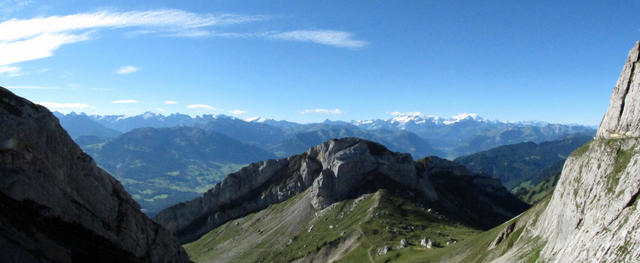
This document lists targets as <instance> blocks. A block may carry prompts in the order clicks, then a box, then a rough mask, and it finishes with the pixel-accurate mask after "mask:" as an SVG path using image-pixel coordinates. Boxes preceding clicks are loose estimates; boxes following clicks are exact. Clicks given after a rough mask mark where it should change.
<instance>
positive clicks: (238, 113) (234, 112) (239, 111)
mask: <svg viewBox="0 0 640 263" xmlns="http://www.w3.org/2000/svg"><path fill="white" fill-rule="evenodd" d="M229 113H231V114H233V115H242V114H245V113H247V111H244V110H230V111H229Z"/></svg>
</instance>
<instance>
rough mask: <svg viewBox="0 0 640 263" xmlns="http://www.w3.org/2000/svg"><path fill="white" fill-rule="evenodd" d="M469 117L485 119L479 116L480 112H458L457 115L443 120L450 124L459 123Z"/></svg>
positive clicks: (475, 119)
mask: <svg viewBox="0 0 640 263" xmlns="http://www.w3.org/2000/svg"><path fill="white" fill-rule="evenodd" d="M467 119H471V120H474V121H482V120H484V119H482V118H481V117H480V116H478V114H475V113H460V114H458V115H456V116H453V117H451V118H448V119H447V120H445V121H443V122H442V123H444V124H446V125H450V124H454V123H458V122H460V121H463V120H467Z"/></svg>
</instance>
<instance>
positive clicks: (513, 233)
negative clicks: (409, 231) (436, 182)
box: [442, 42, 640, 262]
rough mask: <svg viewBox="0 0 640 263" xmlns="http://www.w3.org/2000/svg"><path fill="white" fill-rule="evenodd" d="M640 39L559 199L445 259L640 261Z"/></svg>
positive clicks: (570, 165) (567, 168)
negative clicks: (598, 124) (595, 130)
mask: <svg viewBox="0 0 640 263" xmlns="http://www.w3.org/2000/svg"><path fill="white" fill-rule="evenodd" d="M639 54H640V42H637V43H636V45H635V46H634V47H633V48H632V49H631V51H630V52H629V56H628V58H627V61H626V63H625V65H624V67H623V69H622V73H621V74H620V78H619V79H618V83H617V85H616V87H615V88H614V90H613V94H612V95H611V100H610V104H609V108H608V110H607V113H606V114H605V116H604V118H603V120H602V123H601V124H600V127H599V129H598V134H597V136H596V137H595V138H594V139H593V140H592V141H591V142H589V143H587V144H585V145H584V146H582V147H581V148H579V149H577V150H575V151H574V152H573V153H572V154H571V156H570V157H569V158H568V159H567V161H566V162H565V164H564V167H563V170H562V174H561V176H560V180H559V181H558V184H557V186H556V188H555V190H554V192H553V194H552V196H551V197H549V198H547V199H546V200H544V201H543V202H540V203H539V204H538V205H536V206H535V207H534V208H532V209H530V210H529V211H527V212H526V213H524V214H523V215H521V216H519V217H517V218H514V219H512V220H510V221H508V222H507V223H505V224H503V225H502V226H500V227H497V228H495V229H493V230H491V231H489V232H486V233H483V234H481V235H479V236H478V237H476V238H474V239H472V240H469V241H468V242H464V243H463V244H461V246H460V247H459V248H458V249H457V250H456V251H453V252H452V253H450V254H449V255H447V256H445V257H443V258H442V261H449V262H456V261H458V262H459V261H464V262H473V261H475V262H482V261H484V262H488V261H492V262H640V210H639V208H638V194H639V193H640V163H638V160H639V159H640V138H639V136H640V80H639V79H638V78H639V77H640V65H639V63H640V62H639V59H640V58H639V56H640V55H639Z"/></svg>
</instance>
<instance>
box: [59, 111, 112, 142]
mask: <svg viewBox="0 0 640 263" xmlns="http://www.w3.org/2000/svg"><path fill="white" fill-rule="evenodd" d="M53 115H55V116H56V117H57V118H58V120H60V125H62V127H63V128H64V129H65V130H66V131H67V133H68V134H69V136H71V138H73V139H76V138H78V137H80V136H95V137H101V138H114V137H117V136H118V135H120V134H122V133H121V132H119V131H116V130H114V129H110V128H107V127H105V126H102V125H101V124H99V123H97V122H95V121H94V120H92V119H91V118H90V117H89V116H87V115H86V114H84V113H81V114H76V113H74V112H72V113H69V114H62V113H60V112H54V113H53Z"/></svg>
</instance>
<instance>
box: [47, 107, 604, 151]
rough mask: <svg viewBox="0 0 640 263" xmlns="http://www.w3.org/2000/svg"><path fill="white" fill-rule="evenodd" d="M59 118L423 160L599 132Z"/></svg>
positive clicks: (472, 120)
mask: <svg viewBox="0 0 640 263" xmlns="http://www.w3.org/2000/svg"><path fill="white" fill-rule="evenodd" d="M56 116H57V117H58V118H59V119H60V121H61V123H62V125H63V127H64V128H65V129H67V130H69V133H70V134H71V135H72V137H73V138H77V137H79V136H97V137H115V136H117V132H120V133H124V132H128V131H130V130H133V129H136V128H144V127H152V128H167V127H176V126H189V127H199V128H203V129H205V130H210V131H215V132H218V133H221V134H224V135H227V136H229V137H231V138H234V139H236V140H238V141H241V142H243V143H247V144H251V145H255V146H258V147H260V148H262V149H264V150H267V151H270V152H273V153H274V154H276V155H277V156H279V157H284V156H288V155H291V154H296V153H300V152H301V151H304V149H307V148H309V147H311V146H313V145H316V144H318V143H320V142H322V141H326V140H327V139H330V138H333V137H348V136H359V137H362V138H366V139H370V140H374V141H378V142H380V143H383V144H384V145H385V146H387V147H389V148H390V149H391V150H393V151H400V152H408V153H411V154H412V155H413V157H414V158H416V159H418V158H421V157H425V156H428V155H438V156H441V157H446V158H455V157H458V156H462V155H468V154H471V153H475V152H478V151H483V150H487V149H490V148H493V147H497V146H501V145H506V144H514V143H520V142H526V141H531V142H536V143H538V142H543V141H551V140H557V139H562V138H564V137H566V136H569V135H573V134H577V133H580V134H584V135H588V136H592V135H594V134H595V129H594V128H593V127H589V126H584V125H568V124H550V123H545V122H515V123H511V122H501V121H490V120H486V119H484V118H482V117H479V116H477V115H475V114H461V115H458V116H454V117H451V118H441V117H435V116H425V115H419V114H406V115H397V116H395V117H394V118H391V119H387V120H381V119H378V120H366V121H352V122H344V121H325V122H321V123H312V124H300V123H294V122H288V121H276V120H271V119H264V118H252V119H248V120H242V119H238V118H234V117H230V116H225V115H200V116H196V117H191V116H189V115H186V114H180V113H176V114H171V115H162V114H156V113H151V112H147V113H144V114H141V115H136V116H124V115H106V116H100V115H86V114H84V113H81V114H75V113H70V114H66V115H65V114H61V113H56ZM89 127H91V128H90V129H89ZM408 142H411V143H408Z"/></svg>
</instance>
